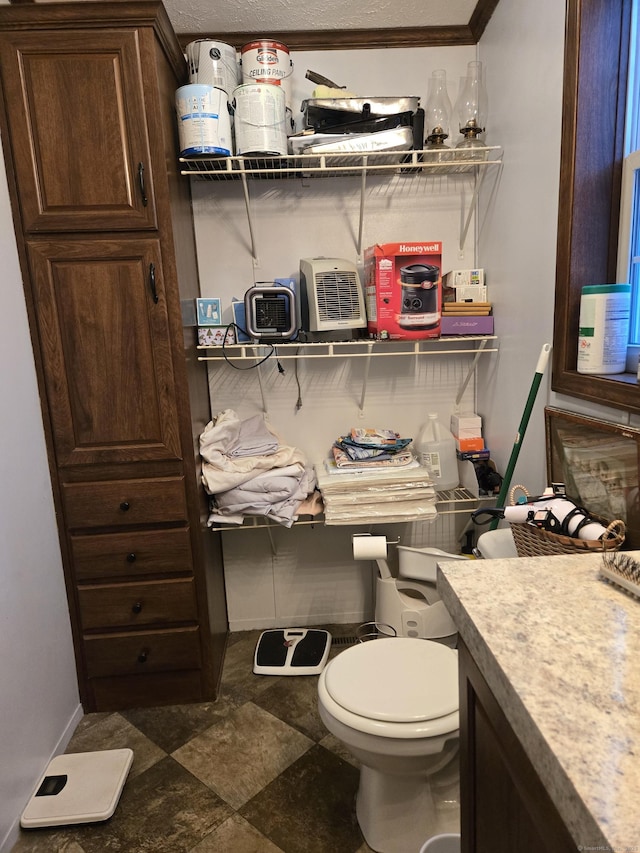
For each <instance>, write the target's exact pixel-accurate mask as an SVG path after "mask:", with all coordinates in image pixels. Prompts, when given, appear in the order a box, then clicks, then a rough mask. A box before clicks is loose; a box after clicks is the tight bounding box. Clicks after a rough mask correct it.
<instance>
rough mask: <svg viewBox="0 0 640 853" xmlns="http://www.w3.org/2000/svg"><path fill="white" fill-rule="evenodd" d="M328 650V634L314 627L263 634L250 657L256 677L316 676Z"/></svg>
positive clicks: (324, 662) (326, 657) (329, 644)
mask: <svg viewBox="0 0 640 853" xmlns="http://www.w3.org/2000/svg"><path fill="white" fill-rule="evenodd" d="M330 649H331V634H330V633H329V632H328V631H321V630H318V629H316V628H283V629H280V630H274V631H263V632H262V634H260V637H259V639H258V643H257V645H256V651H255V654H254V656H253V671H254V672H255V673H256V675H318V674H319V673H321V672H322V670H323V669H324V666H325V664H326V662H327V659H328V657H329V651H330Z"/></svg>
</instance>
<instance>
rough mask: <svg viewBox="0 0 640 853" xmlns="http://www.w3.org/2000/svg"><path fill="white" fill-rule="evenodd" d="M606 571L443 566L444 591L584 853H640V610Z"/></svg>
mask: <svg viewBox="0 0 640 853" xmlns="http://www.w3.org/2000/svg"><path fill="white" fill-rule="evenodd" d="M625 555H628V556H632V557H633V558H635V559H636V560H638V561H640V551H634V552H625ZM601 564H602V557H601V555H600V554H585V555H577V556H574V555H571V556H556V557H533V558H527V557H521V558H512V559H504V560H469V561H459V560H456V561H450V562H444V561H443V562H442V563H440V568H439V571H438V583H439V588H440V591H441V595H442V598H443V601H444V602H445V604H446V605H447V607H448V609H449V612H450V614H451V616H452V618H453V620H454V621H455V623H456V625H457V626H458V630H459V633H460V636H461V638H462V639H463V640H464V642H465V644H466V646H467V648H468V649H469V651H470V652H471V654H472V656H473V658H474V660H475V661H476V663H477V665H478V667H479V669H480V671H481V672H482V674H483V676H484V678H485V679H486V681H487V683H488V685H489V687H490V688H491V690H492V691H493V693H494V695H495V697H496V699H497V700H498V703H499V704H500V706H501V707H502V709H503V711H504V713H505V715H506V717H507V719H508V720H509V722H510V724H511V726H512V727H513V729H514V731H515V733H516V735H517V737H518V738H519V740H520V742H521V743H522V746H523V747H524V749H525V751H526V753H527V755H528V757H529V759H530V760H531V762H532V764H533V766H534V767H535V769H536V771H537V773H538V775H539V776H540V779H541V780H542V782H543V784H544V786H545V788H546V789H547V791H548V792H549V794H550V795H551V797H552V798H553V800H554V802H555V803H556V806H557V808H558V811H559V812H560V815H561V816H562V818H563V820H564V822H565V824H566V826H567V828H568V830H569V831H570V833H571V834H572V836H573V838H574V839H575V841H576V846H577V847H578V849H580V846H582V848H583V849H585V850H587V849H589V848H592V849H603V850H612V851H614V850H615V851H629V853H632V851H640V817H639V814H640V810H639V806H638V803H639V802H640V601H638V600H637V599H635V598H633V597H631V596H629V595H628V594H626V593H624V592H622V591H621V590H619V589H617V588H616V587H613V586H611V585H610V584H608V583H605V582H604V581H602V580H600V578H599V574H598V570H599V567H600V565H601Z"/></svg>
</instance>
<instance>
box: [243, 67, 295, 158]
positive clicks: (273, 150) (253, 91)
mask: <svg viewBox="0 0 640 853" xmlns="http://www.w3.org/2000/svg"><path fill="white" fill-rule="evenodd" d="M233 106H234V110H235V121H234V126H235V131H236V154H244V155H247V154H257V155H267V156H268V155H284V154H286V153H287V132H286V126H285V115H286V108H285V98H284V91H283V90H282V88H281V87H280V86H273V85H271V84H269V83H245V84H243V85H242V86H238V87H236V89H235V90H234V92H233Z"/></svg>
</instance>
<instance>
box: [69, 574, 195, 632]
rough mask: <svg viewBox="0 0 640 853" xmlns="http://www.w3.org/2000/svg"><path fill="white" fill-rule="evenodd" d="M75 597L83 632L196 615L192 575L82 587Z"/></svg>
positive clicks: (182, 619)
mask: <svg viewBox="0 0 640 853" xmlns="http://www.w3.org/2000/svg"><path fill="white" fill-rule="evenodd" d="M78 600H79V602H80V618H81V620H82V627H83V630H85V631H91V630H94V629H96V628H126V627H129V626H131V627H133V626H138V625H144V626H145V627H149V626H152V625H166V623H167V622H194V621H195V619H196V615H197V614H196V598H195V591H194V587H193V579H192V578H179V579H172V580H166V581H145V582H143V583H127V584H110V585H105V586H83V587H80V588H79V590H78Z"/></svg>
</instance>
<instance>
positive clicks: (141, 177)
mask: <svg viewBox="0 0 640 853" xmlns="http://www.w3.org/2000/svg"><path fill="white" fill-rule="evenodd" d="M138 183H139V184H140V195H141V196H142V204H143V206H144V207H146V206H147V204H148V199H147V190H146V187H145V185H144V164H143V163H138Z"/></svg>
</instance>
